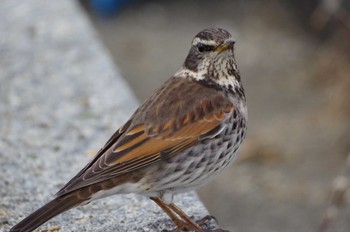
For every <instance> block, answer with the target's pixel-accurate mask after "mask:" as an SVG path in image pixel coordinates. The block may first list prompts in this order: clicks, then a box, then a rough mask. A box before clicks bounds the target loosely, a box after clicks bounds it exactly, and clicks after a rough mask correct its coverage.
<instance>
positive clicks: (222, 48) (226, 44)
mask: <svg viewBox="0 0 350 232" xmlns="http://www.w3.org/2000/svg"><path fill="white" fill-rule="evenodd" d="M234 44H235V41H234V40H233V39H227V40H225V42H223V43H222V44H220V45H219V46H218V47H217V48H216V49H215V51H216V52H218V53H221V52H223V51H226V50H228V49H232V48H233V45H234Z"/></svg>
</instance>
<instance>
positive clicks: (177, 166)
mask: <svg viewBox="0 0 350 232" xmlns="http://www.w3.org/2000/svg"><path fill="white" fill-rule="evenodd" d="M245 133H246V121H245V119H244V118H239V119H237V118H236V119H235V118H231V119H230V120H228V121H227V122H226V124H225V125H224V130H222V132H221V133H220V134H218V135H216V136H215V137H214V138H210V139H206V140H202V141H201V142H200V143H198V144H197V145H195V146H193V147H191V148H188V149H186V150H184V151H183V152H181V153H179V154H177V155H176V156H174V157H172V158H170V159H167V160H164V161H162V163H161V164H160V165H159V166H157V168H155V169H154V171H153V172H152V173H153V174H152V175H151V178H152V181H151V182H152V184H151V186H150V188H149V189H148V190H149V191H160V190H166V189H171V190H172V191H173V192H174V193H177V192H183V191H186V190H189V189H193V188H196V187H198V186H201V185H203V184H205V183H207V182H208V181H210V180H211V178H212V177H214V176H215V175H216V174H218V173H220V172H221V171H222V170H223V169H224V168H225V167H226V166H227V165H229V164H230V163H231V162H232V161H233V159H234V157H235V156H236V154H237V152H238V149H239V147H240V145H241V143H242V142H243V139H244V137H245Z"/></svg>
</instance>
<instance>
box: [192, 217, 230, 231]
mask: <svg viewBox="0 0 350 232" xmlns="http://www.w3.org/2000/svg"><path fill="white" fill-rule="evenodd" d="M212 221H214V223H213V222H212ZM196 223H197V224H198V225H199V226H200V227H201V228H202V229H203V231H204V232H230V231H228V230H224V229H220V228H218V227H219V223H218V220H217V219H216V218H215V217H214V216H212V215H207V216H205V217H203V218H202V219H200V220H198V221H196ZM213 224H215V228H213Z"/></svg>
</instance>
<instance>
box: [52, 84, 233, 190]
mask: <svg viewBox="0 0 350 232" xmlns="http://www.w3.org/2000/svg"><path fill="white" fill-rule="evenodd" d="M233 110H234V109H233V104H232V103H231V102H230V101H229V100H227V99H226V98H225V97H224V96H223V95H222V93H221V92H219V91H217V90H215V89H211V88H207V87H205V86H202V85H200V84H198V83H195V82H192V81H189V80H186V79H182V78H171V79H170V80H169V81H168V82H166V83H165V84H164V85H163V86H162V87H161V88H160V89H159V90H158V91H156V92H155V94H153V95H152V96H151V97H150V98H149V99H148V100H147V101H145V103H144V104H143V105H141V106H140V107H139V109H138V110H137V111H136V112H135V113H134V115H133V116H132V117H131V119H130V120H129V121H128V122H127V123H126V124H125V125H124V126H123V127H122V128H121V129H119V130H118V131H117V132H116V133H115V134H114V135H113V136H112V138H111V139H110V140H109V141H108V142H107V143H106V145H105V146H104V147H103V148H102V149H101V150H100V151H99V153H98V154H97V155H96V157H95V158H94V159H93V160H92V161H91V162H90V163H89V164H88V165H87V166H86V167H85V168H84V169H82V170H81V171H80V172H79V173H78V174H77V175H76V176H75V177H74V178H73V179H72V180H71V181H70V182H68V183H67V185H66V186H65V187H64V188H62V189H61V190H60V191H59V192H58V193H57V195H62V194H65V193H67V192H71V191H73V190H76V189H78V188H81V187H84V186H88V185H91V184H94V183H98V182H102V181H105V180H108V179H110V178H114V177H117V176H120V175H122V174H125V173H130V172H132V171H134V170H137V169H140V168H142V167H145V166H148V165H150V164H152V163H154V162H157V161H159V160H161V159H167V158H169V157H172V156H174V155H176V154H178V153H179V152H180V151H182V150H184V149H186V148H188V147H190V146H192V145H193V144H195V143H198V141H199V140H200V139H205V138H206V137H207V136H214V135H215V134H216V133H217V132H218V131H219V130H220V129H221V126H220V125H221V122H222V121H223V120H225V119H226V118H227V116H228V115H229V114H230V113H232V111H233Z"/></svg>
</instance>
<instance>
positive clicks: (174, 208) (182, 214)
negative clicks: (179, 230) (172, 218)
mask: <svg viewBox="0 0 350 232" xmlns="http://www.w3.org/2000/svg"><path fill="white" fill-rule="evenodd" d="M168 206H169V208H170V209H171V210H172V211H174V212H175V213H176V214H177V215H178V216H179V217H180V218H182V219H183V220H184V221H185V222H186V223H187V224H188V225H190V226H191V227H192V228H193V229H195V231H200V232H202V231H204V230H203V229H202V228H201V227H200V225H198V224H197V223H196V222H195V221H193V220H192V219H191V218H190V217H189V216H188V215H187V214H186V213H185V212H184V211H182V210H181V209H180V208H179V207H177V206H176V205H175V204H174V203H171V204H169V205H168Z"/></svg>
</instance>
